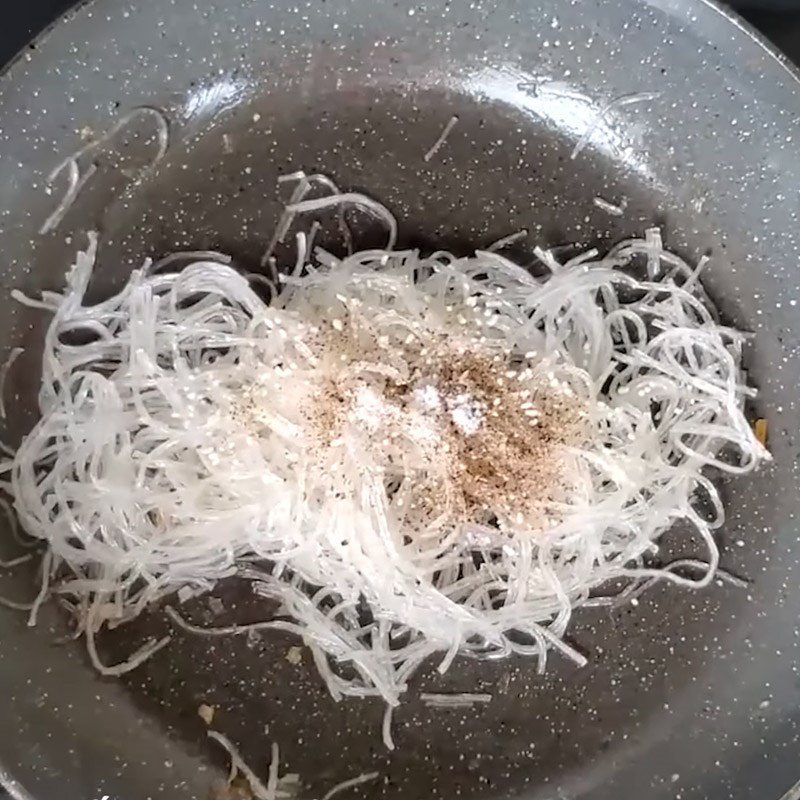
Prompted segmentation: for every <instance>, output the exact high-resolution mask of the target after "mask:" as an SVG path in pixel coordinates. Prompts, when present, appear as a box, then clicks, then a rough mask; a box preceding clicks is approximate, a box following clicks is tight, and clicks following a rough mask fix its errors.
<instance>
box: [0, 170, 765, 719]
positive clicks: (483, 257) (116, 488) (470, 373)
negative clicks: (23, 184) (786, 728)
mask: <svg viewBox="0 0 800 800" xmlns="http://www.w3.org/2000/svg"><path fill="white" fill-rule="evenodd" d="M289 177H290V178H291V179H293V180H295V181H297V184H296V185H297V186H304V188H305V192H299V191H297V190H296V191H295V193H294V195H293V200H292V204H291V205H290V206H288V208H287V212H286V214H285V215H284V217H283V219H282V220H281V223H280V225H279V230H278V231H277V232H276V237H274V239H273V245H274V244H275V243H276V242H277V241H279V240H281V239H282V238H283V237H284V236H285V235H286V233H287V231H288V229H289V226H290V225H291V224H292V222H294V221H295V219H297V218H308V217H307V216H306V215H308V214H310V213H312V212H319V211H325V210H326V209H329V208H334V207H338V208H343V207H344V205H345V204H349V205H353V204H355V205H358V206H360V207H361V208H362V209H365V210H366V211H368V212H369V213H372V214H375V215H376V216H377V217H378V218H380V219H383V220H385V221H386V224H387V226H388V227H389V233H390V241H389V243H388V246H387V248H386V249H385V250H369V251H363V252H358V253H355V254H353V255H349V256H347V257H344V258H336V257H334V256H332V255H331V254H329V253H327V252H325V251H324V250H321V249H320V248H316V249H315V248H313V247H312V246H311V243H310V242H309V241H308V237H307V236H306V234H305V233H300V234H298V237H297V238H298V259H297V264H296V266H295V267H294V269H293V270H292V272H291V274H287V275H282V276H280V277H279V278H278V276H277V275H276V276H275V280H270V279H268V278H265V277H263V276H260V277H253V276H245V275H243V274H242V273H241V272H240V271H239V270H237V269H235V268H234V267H233V266H232V265H231V264H230V263H229V259H227V258H226V257H225V256H222V255H220V254H217V253H211V252H207V253H185V254H176V255H174V256H169V257H167V258H166V259H162V261H160V262H157V263H156V264H152V263H150V262H147V263H146V264H145V266H143V267H142V268H141V269H139V270H136V271H134V272H133V273H132V274H131V276H130V279H129V280H128V282H127V283H126V284H125V286H124V287H123V288H122V290H121V291H120V292H119V294H116V295H115V296H113V297H110V298H108V299H106V300H104V301H102V302H100V303H98V304H96V305H84V295H85V292H86V288H87V285H88V283H89V280H90V277H91V274H92V269H93V265H94V260H95V251H96V246H97V241H96V238H95V236H94V235H91V234H90V237H89V242H90V244H89V247H88V249H87V250H86V252H82V253H80V254H79V255H78V257H77V261H76V263H75V265H74V267H73V268H72V269H71V271H70V273H69V275H68V280H67V287H66V290H65V291H64V292H63V294H55V293H46V294H45V295H44V296H43V298H42V300H41V301H39V300H37V301H32V300H30V299H27V298H24V297H23V296H21V295H17V297H18V299H21V300H23V301H24V302H29V303H34V304H36V305H39V306H44V307H47V308H48V309H50V310H52V312H53V319H52V322H51V324H50V326H49V329H48V331H47V335H46V340H45V346H44V359H43V374H42V387H41V394H40V405H41V420H40V421H39V422H38V423H37V424H36V426H35V427H34V429H33V430H32V431H31V432H30V434H28V436H27V437H26V438H25V439H24V441H23V442H22V444H21V446H20V447H19V449H18V450H17V451H16V453H15V455H14V456H13V458H12V459H9V461H7V462H6V463H5V465H4V467H3V469H4V470H5V473H6V475H7V476H8V484H7V488H8V489H9V491H10V494H11V495H12V496H13V498H14V507H15V509H16V512H17V514H18V516H19V519H20V521H21V523H22V525H23V527H24V530H25V531H26V532H27V533H28V534H30V535H31V536H34V537H37V538H38V539H42V540H44V541H45V542H46V543H47V547H48V550H47V556H46V563H45V566H44V573H45V575H44V578H45V580H44V582H43V585H42V591H41V592H40V598H39V599H40V600H41V599H43V598H44V597H45V595H46V593H47V592H48V591H50V592H52V593H56V594H58V595H59V596H61V598H62V599H64V600H66V601H67V602H68V603H69V604H70V607H71V609H72V610H73V612H74V614H75V618H76V623H77V630H78V632H81V633H84V634H85V636H86V640H87V644H88V647H89V652H90V655H91V656H92V658H93V660H94V662H95V664H96V666H97V667H98V668H99V669H101V671H103V672H105V673H108V674H120V673H121V672H125V671H127V670H128V669H132V668H133V667H135V666H137V665H138V664H139V663H141V662H142V661H143V660H144V659H145V658H147V657H148V656H149V655H151V654H152V653H153V652H155V650H156V649H158V648H159V647H161V646H162V645H163V644H165V643H166V640H161V641H159V642H151V643H148V645H147V646H146V647H145V648H143V649H142V650H140V651H138V652H137V653H135V654H134V655H133V656H132V657H131V658H130V659H129V660H128V661H126V662H123V663H122V664H119V665H116V666H111V667H109V666H106V665H104V664H102V663H101V661H100V659H99V658H98V656H97V653H96V651H95V645H94V635H95V633H96V632H97V631H98V630H100V629H101V628H102V627H103V626H104V625H106V624H108V625H119V624H122V623H124V622H126V621H128V620H131V619H133V618H135V617H137V616H138V615H139V614H140V613H141V612H142V611H143V610H144V609H145V608H147V607H148V606H149V605H150V604H152V603H153V602H154V601H156V600H158V599H159V598H164V597H167V596H168V595H171V594H173V593H174V592H175V591H176V590H178V589H184V590H185V589H186V587H190V589H191V590H196V591H203V590H208V589H211V588H212V587H213V586H214V584H215V582H216V581H218V580H220V579H222V578H225V577H228V576H232V575H238V576H240V577H241V578H244V579H246V580H249V581H250V582H251V585H252V589H253V591H254V592H255V593H256V594H257V595H259V596H262V597H264V598H269V599H270V600H274V601H276V603H275V604H274V605H273V604H270V603H265V609H267V608H274V609H275V610H274V614H273V616H272V617H271V618H269V619H267V620H265V622H264V623H262V624H261V625H260V626H259V627H273V628H277V629H280V630H283V631H291V632H295V633H297V634H298V635H299V636H300V637H302V639H303V641H304V642H305V643H306V644H307V645H308V647H309V648H310V649H311V651H312V653H313V655H314V660H315V663H316V666H317V668H318V669H319V672H320V674H321V676H322V677H323V679H324V680H325V682H326V684H327V686H328V688H329V690H330V692H331V694H332V695H333V696H334V697H336V698H339V697H341V696H343V695H349V696H358V697H363V696H373V695H377V696H380V697H382V698H384V699H385V700H386V701H387V703H388V704H390V705H395V704H397V702H398V699H399V697H400V694H401V693H402V692H403V691H404V689H405V688H406V685H407V682H408V679H409V677H410V676H411V674H412V673H413V672H414V670H415V669H416V668H417V667H418V666H419V665H420V664H421V663H422V662H423V661H424V660H425V659H428V658H429V657H430V656H432V655H434V654H440V656H441V665H440V669H441V671H444V670H446V669H447V667H448V665H449V664H450V663H451V661H452V659H453V658H454V657H455V656H456V655H458V654H465V655H469V656H474V657H478V658H484V657H497V656H503V655H507V654H510V653H517V654H522V655H528V656H533V657H535V658H536V659H537V661H538V667H539V669H540V670H543V669H544V667H545V660H546V656H547V653H548V651H549V650H550V649H554V650H558V651H560V652H561V653H562V654H564V655H565V656H567V657H568V658H571V659H572V660H573V661H575V662H577V663H578V664H581V663H584V662H585V658H584V656H583V655H582V654H580V653H579V652H577V651H576V650H575V649H574V648H573V647H572V646H571V645H570V644H568V643H567V642H566V641H565V639H564V637H565V633H566V632H567V629H568V626H569V623H570V619H571V617H572V614H573V611H574V610H575V609H576V608H579V607H580V606H585V605H588V604H594V605H597V604H602V603H611V602H616V601H618V600H619V599H620V598H621V597H622V598H624V597H627V596H633V595H634V594H635V593H637V592H640V591H642V590H643V589H644V588H645V587H646V586H647V585H649V583H650V582H652V581H653V580H657V579H662V580H667V581H670V582H672V583H675V584H679V585H682V586H689V587H693V588H697V587H702V586H705V585H707V584H708V583H709V582H710V581H711V580H712V578H713V577H714V575H715V573H716V572H717V567H718V560H719V559H718V550H717V547H716V545H715V542H714V537H713V530H714V529H715V528H717V527H718V526H719V525H720V524H721V523H722V521H723V509H722V505H721V502H720V498H719V495H718V493H717V491H716V489H715V487H714V484H713V483H712V482H711V481H710V480H709V478H708V477H707V476H706V475H705V474H704V470H705V469H706V467H715V468H717V469H718V470H722V471H724V472H728V473H740V472H747V471H749V470H752V469H753V468H754V467H755V466H756V465H757V464H758V462H759V461H760V460H762V459H764V458H767V457H768V454H767V453H766V451H765V449H764V448H763V446H762V445H761V444H760V442H759V441H758V440H757V438H756V437H755V436H754V434H753V432H752V430H751V428H750V425H749V424H748V421H747V420H746V418H745V416H744V414H743V404H744V400H745V398H746V397H748V396H750V395H752V394H753V391H752V390H751V389H749V388H747V387H746V386H745V381H744V378H743V374H742V371H741V366H740V365H741V356H742V343H743V340H744V334H742V333H740V332H737V331H736V330H733V329H731V328H729V327H726V326H724V325H722V324H720V322H719V321H718V319H717V316H716V314H715V311H714V308H713V306H712V305H711V303H710V302H709V299H708V297H707V296H706V295H705V293H704V292H703V290H702V288H701V285H700V283H699V281H698V280H697V276H698V273H699V269H700V268H701V267H702V264H700V265H699V267H698V268H696V269H693V268H691V267H690V266H689V265H687V264H686V263H685V262H684V261H683V260H682V259H680V258H679V257H678V256H676V255H674V254H672V253H670V252H668V251H666V250H664V249H663V247H662V243H661V239H660V236H659V234H658V231H657V230H656V229H651V230H649V231H647V234H646V236H645V238H643V239H630V240H627V241H624V242H621V243H620V244H618V245H617V246H615V247H614V248H613V249H612V250H611V251H609V252H608V253H607V254H606V255H605V256H603V257H600V256H599V255H598V254H597V253H596V252H595V251H590V252H587V253H584V254H583V255H581V256H579V257H577V258H573V259H571V260H570V261H568V262H566V263H564V264H561V263H559V262H558V261H556V259H555V258H554V256H553V255H552V254H551V253H549V252H543V251H537V254H538V255H539V257H540V259H541V260H542V261H543V263H544V264H545V265H546V266H547V267H548V269H549V274H548V275H547V276H546V277H542V278H536V277H533V276H532V275H531V274H530V273H529V272H528V271H526V270H524V269H522V268H521V267H519V266H518V265H516V264H514V263H513V262H511V261H509V260H508V259H506V258H504V257H503V256H501V255H499V254H498V253H497V252H491V251H478V252H476V253H475V255H473V256H470V257H467V258H457V257H455V256H453V255H451V254H450V253H447V252H436V253H432V254H431V255H428V256H423V255H421V254H420V253H419V252H418V251H416V250H397V249H395V245H394V239H395V231H396V225H395V222H394V219H393V218H392V217H391V215H390V214H389V212H388V211H387V210H386V209H385V208H383V207H382V206H380V205H379V204H377V203H375V201H373V200H370V199H369V198H366V197H364V196H362V195H355V194H340V193H338V190H336V188H335V186H334V185H333V184H332V183H330V181H327V183H326V180H327V179H323V178H321V177H317V178H316V180H317V183H318V184H322V185H325V186H326V187H328V189H329V190H330V192H331V194H330V195H329V196H327V197H323V198H319V199H312V200H306V199H304V198H305V195H306V194H307V193H308V189H309V187H310V186H311V183H312V182H313V181H312V179H309V178H306V177H305V176H303V175H302V174H301V173H298V174H297V175H294V176H289ZM342 221H343V217H340V222H342ZM345 227H346V226H345ZM315 231H316V226H315V228H314V229H313V230H312V236H313V233H314V232H315ZM270 249H271V248H270ZM268 256H269V253H268V254H267V257H266V258H265V263H270V259H269V257H268ZM639 266H641V267H642V270H641V271H640V272H639V273H637V268H638V267H639ZM635 274H639V276H640V277H638V278H637V277H634V275H635ZM645 274H646V277H645ZM278 280H279V281H280V283H281V284H282V285H281V290H280V291H277V288H276V282H277V281H278ZM264 288H267V289H268V290H269V293H270V295H271V297H270V298H269V301H267V300H265V299H264V295H263V291H262V290H263V289H264ZM679 521H681V522H683V523H687V524H689V525H691V526H693V527H694V528H695V529H696V532H697V535H698V536H699V538H700V539H701V540H702V542H704V544H705V546H706V549H707V556H706V560H704V561H700V560H682V561H678V562H673V563H670V564H666V565H664V566H660V567H654V566H652V565H649V564H650V560H649V559H648V557H649V556H652V555H654V554H655V553H656V552H657V551H658V549H659V540H660V539H661V537H662V536H663V535H664V534H665V533H666V532H667V531H669V530H670V528H672V526H673V525H674V524H675V523H676V522H679ZM611 581H617V584H616V588H615V589H614V590H613V594H609V591H611V590H609V589H608V588H607V587H608V586H609V584H610V582H611ZM620 582H621V583H620ZM48 586H49V589H48ZM620 586H621V587H622V588H620ZM35 610H36V609H35V608H34V611H33V614H34V618H35ZM170 613H171V615H172V617H173V619H174V620H175V621H177V622H179V624H182V625H184V627H188V628H190V629H192V628H193V626H191V625H189V624H188V623H185V622H183V621H182V618H181V617H180V616H179V615H178V614H177V612H175V611H174V610H171V611H170ZM245 629H246V626H243V627H241V628H232V629H223V630H222V631H219V630H217V631H212V633H219V632H222V633H225V632H236V631H239V630H245Z"/></svg>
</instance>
